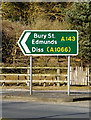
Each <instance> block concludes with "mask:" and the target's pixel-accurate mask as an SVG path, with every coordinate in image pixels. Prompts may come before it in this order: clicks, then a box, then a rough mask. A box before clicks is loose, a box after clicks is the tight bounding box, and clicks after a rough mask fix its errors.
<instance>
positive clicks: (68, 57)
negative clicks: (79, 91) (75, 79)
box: [68, 56, 70, 96]
mask: <svg viewBox="0 0 91 120" xmlns="http://www.w3.org/2000/svg"><path fill="white" fill-rule="evenodd" d="M69 95H70V56H68V96H69Z"/></svg>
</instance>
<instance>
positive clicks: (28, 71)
mask: <svg viewBox="0 0 91 120" xmlns="http://www.w3.org/2000/svg"><path fill="white" fill-rule="evenodd" d="M29 73H30V69H29V68H27V86H29V79H30V77H29Z"/></svg>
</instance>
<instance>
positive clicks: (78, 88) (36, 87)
mask: <svg viewBox="0 0 91 120" xmlns="http://www.w3.org/2000/svg"><path fill="white" fill-rule="evenodd" d="M2 89H27V90H29V87H28V86H3V87H2ZM67 89H68V87H67V86H59V87H58V86H46V87H44V86H33V90H67ZM89 89H90V87H89V86H70V90H89Z"/></svg>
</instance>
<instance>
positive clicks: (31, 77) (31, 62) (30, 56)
mask: <svg viewBox="0 0 91 120" xmlns="http://www.w3.org/2000/svg"><path fill="white" fill-rule="evenodd" d="M30 95H32V55H31V56H30Z"/></svg>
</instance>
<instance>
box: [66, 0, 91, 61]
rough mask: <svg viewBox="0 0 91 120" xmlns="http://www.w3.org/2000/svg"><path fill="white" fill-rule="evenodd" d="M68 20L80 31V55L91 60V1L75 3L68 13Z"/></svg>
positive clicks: (72, 27) (83, 58)
mask: <svg viewBox="0 0 91 120" xmlns="http://www.w3.org/2000/svg"><path fill="white" fill-rule="evenodd" d="M66 21H67V22H70V24H71V26H70V28H71V29H74V30H78V32H79V57H80V58H81V60H83V61H87V62H90V59H91V42H90V26H89V23H90V22H91V11H90V3H83V2H82V3H74V4H73V6H72V9H70V10H69V11H68V12H67V14H66Z"/></svg>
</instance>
